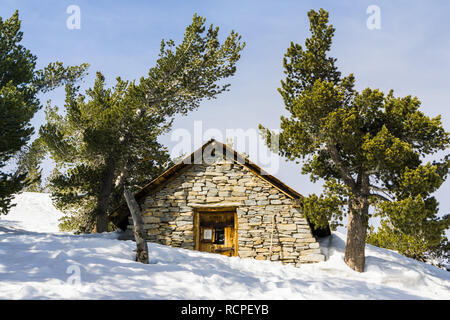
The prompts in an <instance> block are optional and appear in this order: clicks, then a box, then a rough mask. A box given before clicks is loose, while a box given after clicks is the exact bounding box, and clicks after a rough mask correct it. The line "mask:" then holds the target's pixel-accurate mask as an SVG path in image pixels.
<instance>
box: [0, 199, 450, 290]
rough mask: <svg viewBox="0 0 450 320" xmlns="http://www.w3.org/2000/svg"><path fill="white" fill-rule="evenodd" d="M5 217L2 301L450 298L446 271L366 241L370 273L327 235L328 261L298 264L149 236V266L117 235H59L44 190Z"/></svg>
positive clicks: (339, 239) (0, 255)
mask: <svg viewBox="0 0 450 320" xmlns="http://www.w3.org/2000/svg"><path fill="white" fill-rule="evenodd" d="M16 201H17V203H18V205H17V206H16V207H15V208H14V209H12V211H11V212H10V214H9V215H7V216H3V217H1V220H0V298H2V299H450V272H446V271H444V270H441V269H438V268H436V267H433V266H430V265H427V264H424V263H420V262H418V261H415V260H412V259H409V258H405V257H403V256H401V255H399V254H397V253H395V252H391V251H389V250H385V249H380V248H376V247H373V246H370V245H368V246H367V250H366V255H367V260H366V271H365V272H364V273H357V272H354V271H352V270H351V269H349V268H348V267H347V266H346V265H345V263H344V262H343V252H344V244H345V237H344V235H343V234H341V233H334V234H333V236H332V237H331V238H327V239H325V240H323V241H322V248H323V250H324V251H325V253H326V254H327V256H328V260H327V261H325V262H322V263H316V264H310V265H303V266H302V267H300V268H295V267H292V266H283V265H281V264H279V263H274V262H268V261H256V260H252V259H240V258H237V257H233V258H228V257H225V256H221V255H215V254H208V253H201V252H196V251H191V250H185V249H176V248H171V247H168V246H163V245H157V244H153V243H149V249H150V262H151V264H149V265H144V264H140V263H137V262H135V261H134V253H133V250H134V249H135V244H134V243H133V242H131V241H118V240H116V238H117V234H116V233H109V234H102V235H81V236H79V235H73V234H70V233H61V232H58V227H57V225H58V221H57V220H58V218H59V217H60V216H61V214H60V213H59V212H58V211H57V210H56V209H55V208H54V207H53V206H52V205H51V200H50V197H49V195H47V194H38V193H24V194H22V195H19V196H18V197H17V198H16Z"/></svg>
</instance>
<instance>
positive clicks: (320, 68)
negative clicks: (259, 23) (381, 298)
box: [260, 9, 449, 272]
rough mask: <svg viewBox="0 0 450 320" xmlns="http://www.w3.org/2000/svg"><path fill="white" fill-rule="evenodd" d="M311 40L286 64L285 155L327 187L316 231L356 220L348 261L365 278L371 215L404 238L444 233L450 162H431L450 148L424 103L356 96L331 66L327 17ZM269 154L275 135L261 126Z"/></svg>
mask: <svg viewBox="0 0 450 320" xmlns="http://www.w3.org/2000/svg"><path fill="white" fill-rule="evenodd" d="M308 17H309V21H310V31H311V37H310V38H308V39H307V40H306V41H305V46H304V47H302V46H301V45H299V44H294V43H292V44H291V46H290V47H289V48H288V50H287V53H286V55H285V58H284V61H283V63H284V68H285V74H286V79H285V80H284V81H282V82H281V88H280V89H279V92H280V93H281V95H282V97H283V100H284V104H285V106H286V110H287V111H288V112H289V116H288V117H281V132H280V134H279V136H278V139H279V153H280V155H282V156H285V157H286V158H288V159H289V160H291V161H297V162H299V161H303V162H304V165H303V168H302V172H303V173H304V174H310V176H311V179H312V180H313V181H318V180H319V179H323V180H325V185H324V192H323V193H322V194H321V195H320V196H317V195H311V196H309V197H305V198H304V199H302V204H303V210H304V213H305V214H306V215H307V216H308V217H309V219H310V220H311V221H312V222H313V223H315V224H316V225H317V226H325V225H326V224H327V223H328V222H329V221H331V223H332V224H333V225H336V224H339V221H340V220H342V218H343V216H345V215H346V216H347V218H348V223H347V243H346V250H345V257H344V259H345V261H346V263H347V264H348V265H349V266H350V267H351V268H352V269H354V270H356V271H359V272H362V271H363V270H364V264H365V253H364V249H365V243H366V236H367V230H368V227H369V225H368V221H369V218H370V211H369V207H370V206H373V207H374V208H375V210H376V214H377V215H379V216H381V217H382V219H385V220H388V221H389V223H390V224H391V225H392V226H394V227H395V230H402V232H404V233H405V234H410V235H411V234H414V233H418V232H422V233H423V232H431V228H427V227H425V226H426V225H431V224H432V225H433V226H434V227H436V226H439V227H438V228H435V230H434V232H438V233H439V234H442V233H443V232H444V230H445V229H443V228H445V223H438V224H435V223H432V222H431V221H440V219H439V218H438V217H437V212H438V206H437V201H436V199H435V198H434V197H433V196H432V193H433V192H434V191H435V190H437V189H438V188H439V187H440V186H441V184H442V183H443V181H444V179H445V177H446V176H447V174H448V168H449V161H448V157H446V158H445V159H443V160H442V161H436V162H433V163H424V161H423V158H424V157H425V156H428V155H431V154H433V153H435V152H436V151H439V150H445V149H446V148H447V147H448V146H449V134H448V133H447V132H446V131H445V130H444V128H443V127H442V124H441V120H440V117H439V116H438V117H435V118H430V117H427V116H426V115H425V114H423V112H422V111H420V109H419V108H420V101H419V100H418V99H417V98H415V97H411V96H407V97H395V96H394V94H393V92H392V91H391V92H389V93H388V94H384V93H383V92H381V91H379V90H373V89H369V88H368V89H365V90H363V91H362V92H357V91H356V90H355V89H354V77H353V75H349V76H347V77H343V76H342V75H341V73H340V72H339V71H338V69H337V67H336V65H335V63H336V59H335V58H332V57H328V56H327V53H328V51H329V50H330V48H331V43H332V38H333V34H334V31H335V30H334V28H333V26H332V25H329V24H328V13H327V12H326V11H325V10H323V9H320V10H319V11H318V12H316V11H314V10H311V11H310V12H309V13H308ZM260 129H261V131H262V133H263V135H264V136H265V138H266V140H267V142H268V145H271V141H272V139H273V134H274V133H272V132H270V131H269V130H267V129H265V128H264V127H263V126H260Z"/></svg>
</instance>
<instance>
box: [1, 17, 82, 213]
mask: <svg viewBox="0 0 450 320" xmlns="http://www.w3.org/2000/svg"><path fill="white" fill-rule="evenodd" d="M20 24H21V22H20V20H19V13H18V11H16V12H15V13H14V14H13V15H12V16H11V18H9V19H7V20H3V19H2V18H0V214H1V213H3V214H7V213H8V210H9V208H10V207H11V200H12V198H13V196H14V194H15V193H17V192H19V191H21V190H22V189H23V188H24V187H25V186H26V184H27V183H26V177H27V175H26V174H25V173H19V172H16V173H8V172H4V171H2V168H5V166H6V165H7V164H8V162H10V161H11V160H12V159H13V157H15V156H16V155H17V153H18V152H19V151H20V150H22V148H23V147H24V146H25V145H26V144H27V142H28V141H29V139H30V137H31V135H32V134H33V130H34V129H33V128H32V127H31V125H30V120H31V118H32V117H33V115H34V114H35V113H36V112H37V110H38V109H39V108H40V102H39V100H38V98H37V95H38V93H39V92H47V91H49V90H51V89H53V88H56V87H57V86H59V85H61V84H63V83H69V82H73V81H75V80H76V79H78V78H80V77H82V76H83V75H84V72H85V69H86V67H87V65H81V66H79V67H64V66H63V65H62V63H60V62H56V63H50V64H49V65H48V66H47V67H46V68H45V69H42V70H36V59H37V58H36V56H34V55H33V54H32V53H31V52H30V51H29V50H28V49H26V48H25V47H24V46H22V45H21V44H20V42H21V41H22V38H23V33H22V32H21V31H20ZM3 170H4V169H3Z"/></svg>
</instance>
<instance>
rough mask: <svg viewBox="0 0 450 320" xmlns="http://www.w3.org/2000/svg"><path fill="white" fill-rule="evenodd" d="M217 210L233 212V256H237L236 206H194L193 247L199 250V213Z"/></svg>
mask: <svg viewBox="0 0 450 320" xmlns="http://www.w3.org/2000/svg"><path fill="white" fill-rule="evenodd" d="M217 212H233V219H234V239H235V246H234V255H233V256H235V257H237V256H238V254H239V239H238V217H237V206H230V207H213V206H211V207H202V208H194V237H195V247H194V249H195V250H197V251H200V213H217Z"/></svg>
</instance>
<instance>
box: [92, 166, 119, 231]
mask: <svg viewBox="0 0 450 320" xmlns="http://www.w3.org/2000/svg"><path fill="white" fill-rule="evenodd" d="M114 169H115V167H114V162H113V161H112V160H111V161H107V162H106V170H105V173H104V176H103V179H102V182H101V184H100V192H99V196H98V201H97V219H96V232H97V233H102V232H108V207H109V199H110V196H111V192H112V189H113V184H114Z"/></svg>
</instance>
